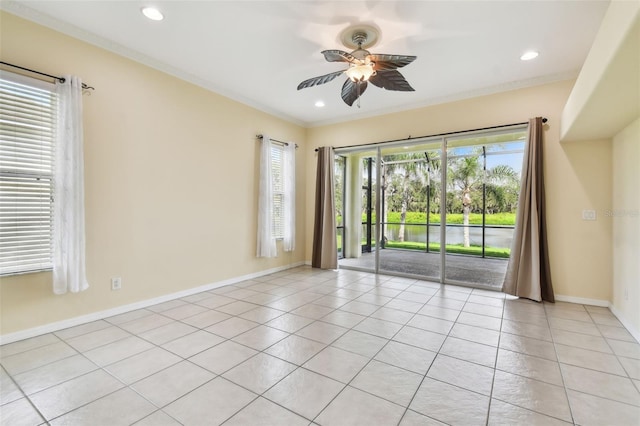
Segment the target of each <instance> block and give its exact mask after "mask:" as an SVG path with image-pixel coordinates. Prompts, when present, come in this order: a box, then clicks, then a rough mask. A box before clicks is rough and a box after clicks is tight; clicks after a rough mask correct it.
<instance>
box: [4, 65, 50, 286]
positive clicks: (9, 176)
mask: <svg viewBox="0 0 640 426" xmlns="http://www.w3.org/2000/svg"><path fill="white" fill-rule="evenodd" d="M56 107H57V101H56V95H55V93H54V86H53V84H50V83H45V82H42V81H39V80H33V79H29V78H26V77H22V76H19V75H16V74H12V73H7V72H4V71H3V72H2V73H0V274H3V275H5V274H16V273H24V272H33V271H39V270H45V269H50V268H51V267H52V262H51V247H52V244H51V229H52V202H53V198H52V195H53V192H52V191H53V168H54V165H53V158H54V156H53V146H54V133H55V128H56V123H55V120H56Z"/></svg>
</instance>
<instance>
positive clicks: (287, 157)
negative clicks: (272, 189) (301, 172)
mask: <svg viewBox="0 0 640 426" xmlns="http://www.w3.org/2000/svg"><path fill="white" fill-rule="evenodd" d="M282 172H283V176H284V241H283V243H284V251H293V250H294V249H295V248H296V144H295V143H293V142H289V144H288V145H285V147H284V164H283V169H282Z"/></svg>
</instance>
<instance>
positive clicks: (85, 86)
mask: <svg viewBox="0 0 640 426" xmlns="http://www.w3.org/2000/svg"><path fill="white" fill-rule="evenodd" d="M0 64H2V65H6V66H8V67H12V68H17V69H19V70H22V71H27V72H31V73H34V74H38V75H42V76H45V77H49V78H52V79H54V80H58V81H59V82H60V83H64V82H65V81H66V79H65V78H64V77H57V76H55V75H51V74H47V73H44V72H40V71H36V70H32V69H30V68H25V67H21V66H18V65H14V64H10V63H9V62H2V61H0ZM82 88H83V89H84V90H95V87H93V86H89V85H88V84H85V83H82Z"/></svg>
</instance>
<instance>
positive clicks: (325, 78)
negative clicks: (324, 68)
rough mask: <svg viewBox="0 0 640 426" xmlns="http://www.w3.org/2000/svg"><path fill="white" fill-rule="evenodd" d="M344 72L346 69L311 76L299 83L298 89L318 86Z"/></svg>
mask: <svg viewBox="0 0 640 426" xmlns="http://www.w3.org/2000/svg"><path fill="white" fill-rule="evenodd" d="M343 72H344V71H336V72H332V73H330V74H325V75H321V76H318V77H313V78H310V79H308V80H305V81H303V82H302V83H300V84H298V90H300V89H305V88H307V87H313V86H317V85H319V84H324V83H328V82H330V81H331V80H333V79H334V78H336V77H337V76H339V75H340V74H342V73H343Z"/></svg>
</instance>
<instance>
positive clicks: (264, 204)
mask: <svg viewBox="0 0 640 426" xmlns="http://www.w3.org/2000/svg"><path fill="white" fill-rule="evenodd" d="M258 191H259V195H258V250H257V256H258V257H276V255H277V254H278V253H277V249H276V239H275V238H274V237H273V232H272V221H273V219H272V216H271V215H272V205H273V188H272V176H271V140H270V139H269V137H268V136H267V135H264V136H263V137H262V142H261V143H260V186H259V188H258Z"/></svg>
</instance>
